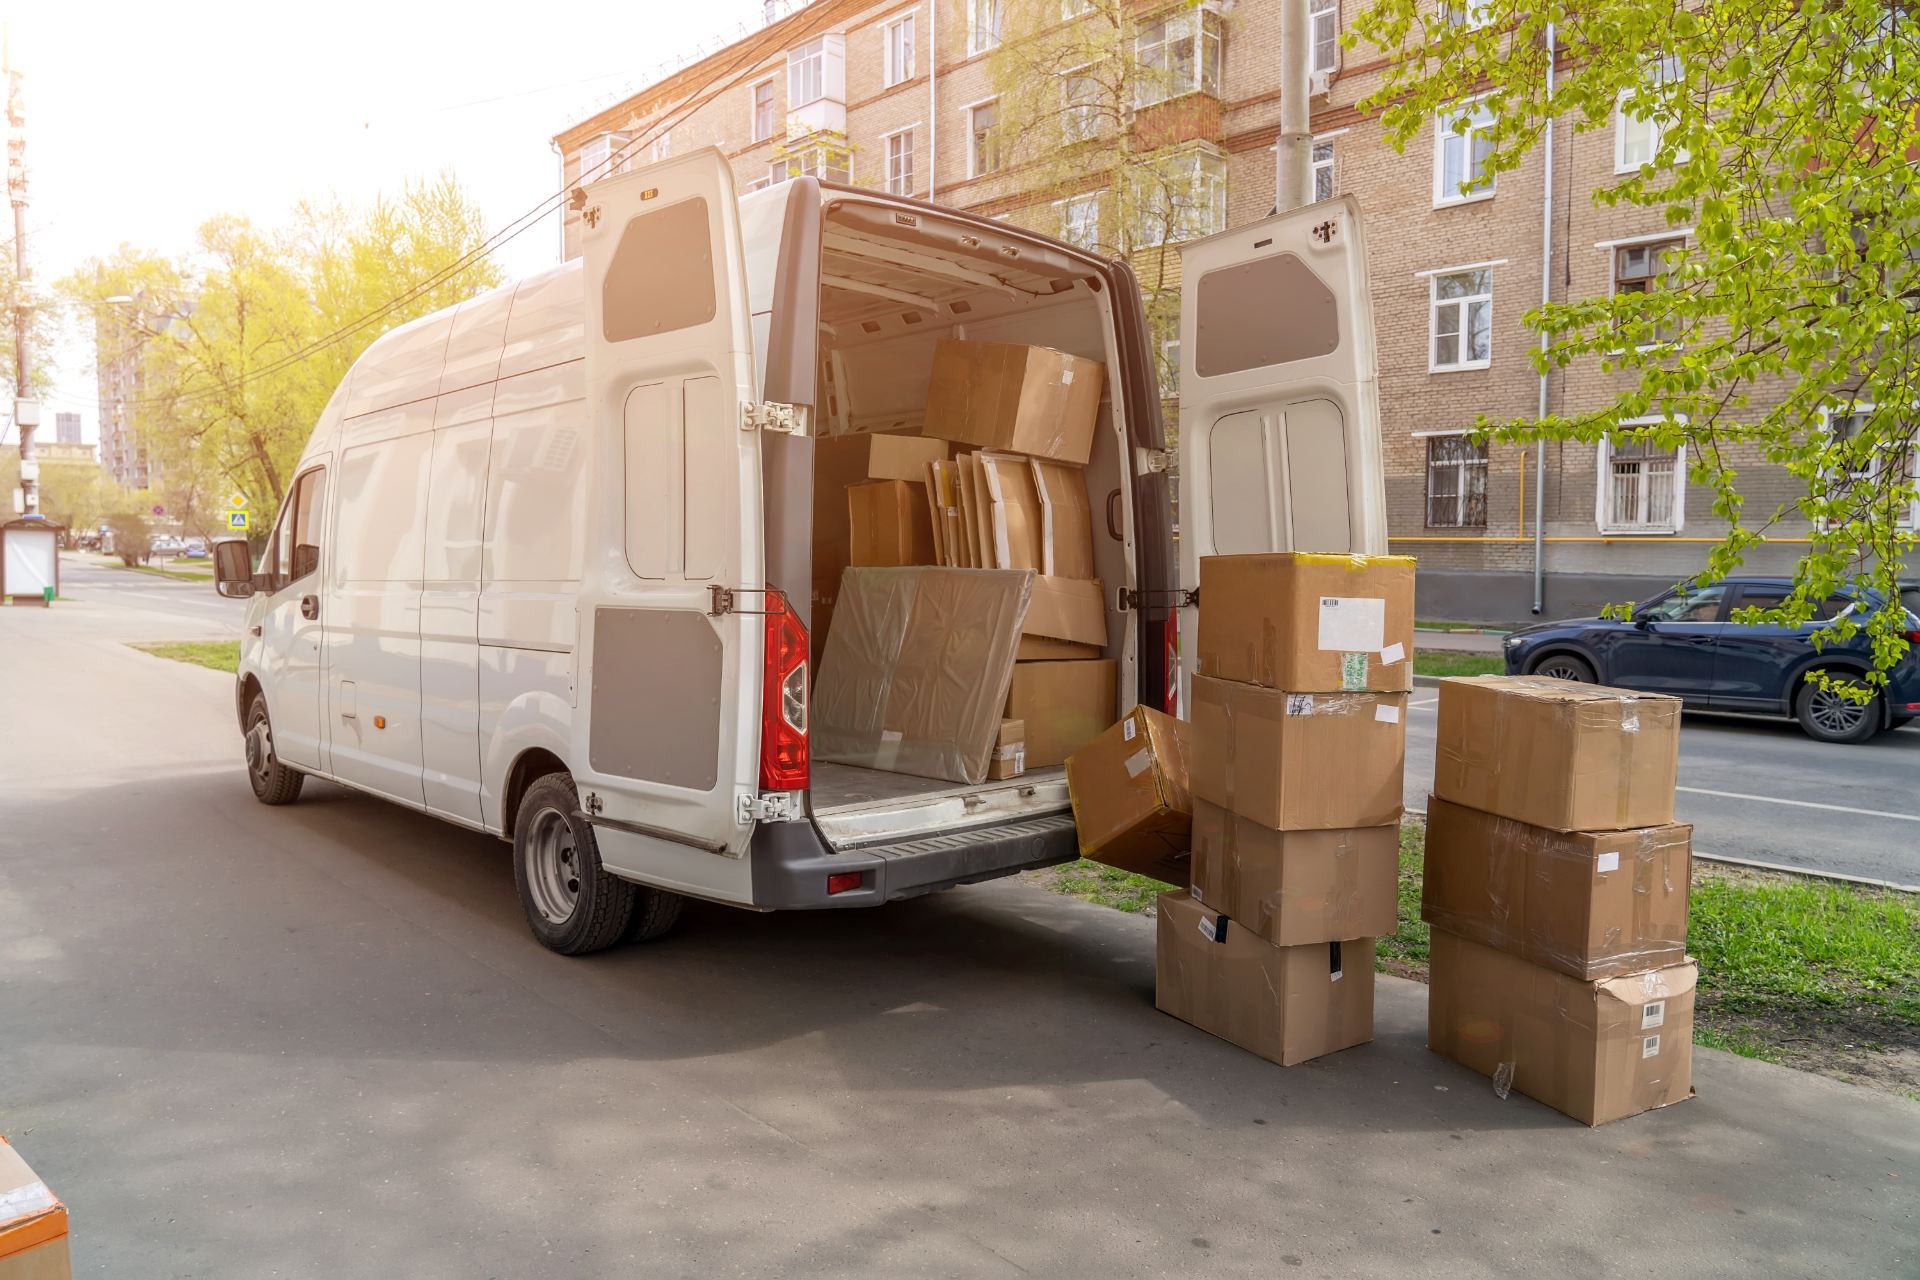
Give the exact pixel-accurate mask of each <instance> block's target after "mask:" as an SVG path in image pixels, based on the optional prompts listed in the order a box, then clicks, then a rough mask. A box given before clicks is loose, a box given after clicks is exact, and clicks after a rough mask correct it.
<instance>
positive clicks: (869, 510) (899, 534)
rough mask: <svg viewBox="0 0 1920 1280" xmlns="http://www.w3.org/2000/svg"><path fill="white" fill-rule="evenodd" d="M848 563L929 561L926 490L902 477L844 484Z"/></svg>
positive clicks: (886, 565) (880, 564)
mask: <svg viewBox="0 0 1920 1280" xmlns="http://www.w3.org/2000/svg"><path fill="white" fill-rule="evenodd" d="M847 523H848V528H849V532H848V536H847V549H848V562H849V563H850V564H856V565H863V566H869V567H878V568H890V567H898V566H900V565H908V564H933V563H934V562H935V557H934V553H933V519H932V516H931V515H930V514H929V513H928V510H927V498H926V494H925V493H923V492H921V486H919V485H918V484H909V483H908V482H907V481H905V480H862V481H861V482H860V483H859V484H853V485H848V486H847Z"/></svg>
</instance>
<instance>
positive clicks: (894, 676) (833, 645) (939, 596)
mask: <svg viewBox="0 0 1920 1280" xmlns="http://www.w3.org/2000/svg"><path fill="white" fill-rule="evenodd" d="M1032 581H1033V575H1032V574H1030V573H1012V572H1005V571H1001V570H996V569H947V568H939V567H914V568H901V569H848V570H847V574H846V578H845V579H844V580H843V582H842V583H841V589H840V603H839V606H838V609H837V611H836V616H835V619H834V625H833V634H831V635H830V636H828V637H827V650H826V657H825V659H824V660H823V661H822V662H821V664H820V676H819V679H818V680H816V681H815V682H814V689H813V708H812V710H813V725H812V734H811V736H812V739H813V753H814V755H815V756H816V757H817V758H819V759H821V760H831V761H837V762H839V763H841V764H854V765H860V766H862V767H865V768H868V769H885V770H889V771H891V772H894V773H910V774H917V775H919V776H921V777H926V778H944V779H947V780H948V781H952V782H968V783H974V782H984V781H985V780H986V776H987V765H988V762H989V759H990V758H991V756H992V754H993V750H994V743H995V741H996V740H997V738H998V736H999V733H1000V721H1001V719H1002V712H1001V708H1002V707H1003V706H1004V705H1005V704H1006V702H1007V687H1008V684H1009V682H1010V680H1011V678H1012V673H1013V653H1014V648H1015V646H1016V645H1017V644H1018V642H1019V637H1020V622H1021V619H1022V618H1023V617H1024V616H1025V614H1026V608H1027V594H1028V591H1029V588H1030V586H1031V583H1032ZM1109 681H1111V676H1109ZM1016 714H1017V713H1016Z"/></svg>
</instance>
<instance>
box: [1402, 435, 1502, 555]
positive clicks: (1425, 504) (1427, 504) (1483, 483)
mask: <svg viewBox="0 0 1920 1280" xmlns="http://www.w3.org/2000/svg"><path fill="white" fill-rule="evenodd" d="M1471 434H1472V433H1471V432H1469V431H1467V430H1466V429H1465V428H1461V429H1459V430H1455V431H1422V432H1419V433H1417V434H1416V436H1415V438H1416V439H1418V440H1419V441H1420V447H1421V449H1422V450H1423V451H1424V452H1425V453H1426V464H1425V467H1426V476H1425V483H1426V488H1425V490H1424V492H1423V493H1422V495H1421V496H1422V499H1423V500H1422V502H1421V507H1420V520H1421V527H1422V528H1424V529H1481V530H1484V529H1485V528H1486V527H1487V520H1488V517H1489V516H1490V514H1491V512H1489V510H1488V508H1487V492H1488V489H1487V486H1488V481H1489V479H1490V477H1491V473H1492V468H1493V455H1492V451H1491V450H1490V449H1488V447H1487V442H1486V441H1484V440H1482V441H1480V443H1479V448H1480V457H1479V459H1478V460H1477V461H1476V460H1470V459H1466V458H1461V459H1458V460H1456V461H1452V462H1448V463H1446V464H1444V465H1446V466H1448V467H1451V468H1452V469H1453V470H1454V471H1456V472H1458V473H1459V475H1458V477H1457V482H1456V484H1455V486H1454V494H1453V504H1454V514H1455V517H1456V518H1455V519H1454V520H1453V521H1452V522H1451V523H1448V524H1435V523H1434V522H1433V467H1434V463H1433V441H1435V440H1437V439H1448V440H1453V439H1459V438H1462V437H1465V436H1469V435H1471ZM1469 443H1472V442H1471V441H1469ZM1470 469H1478V471H1479V473H1480V523H1479V524H1468V523H1467V521H1466V499H1467V485H1466V479H1467V472H1468V471H1469V470H1470Z"/></svg>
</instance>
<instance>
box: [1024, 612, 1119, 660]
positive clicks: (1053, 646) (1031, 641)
mask: <svg viewBox="0 0 1920 1280" xmlns="http://www.w3.org/2000/svg"><path fill="white" fill-rule="evenodd" d="M1029 612H1031V610H1029ZM1019 656H1020V661H1022V662H1064V661H1067V660H1068V659H1072V658H1097V657H1099V656H1100V646H1099V645H1097V644H1075V643H1074V642H1073V641H1071V640H1049V639H1047V638H1046V637H1045V636H1036V635H1031V634H1028V633H1026V632H1022V633H1021V635H1020V654H1019Z"/></svg>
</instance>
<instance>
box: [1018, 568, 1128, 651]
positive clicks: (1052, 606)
mask: <svg viewBox="0 0 1920 1280" xmlns="http://www.w3.org/2000/svg"><path fill="white" fill-rule="evenodd" d="M1021 630H1022V631H1023V632H1024V633H1025V634H1026V635H1029V636H1034V637H1036V638H1038V639H1042V640H1064V641H1067V642H1068V643H1070V644H1082V645H1100V646H1104V645H1105V644H1106V643H1107V597H1106V591H1105V588H1103V587H1102V586H1101V585H1100V579H1098V578H1049V577H1047V576H1046V575H1044V574H1042V575H1041V576H1039V577H1037V578H1035V579H1034V580H1033V602H1032V604H1031V605H1030V606H1029V607H1028V609H1027V620H1026V622H1025V623H1023V624H1022V625H1021Z"/></svg>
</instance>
